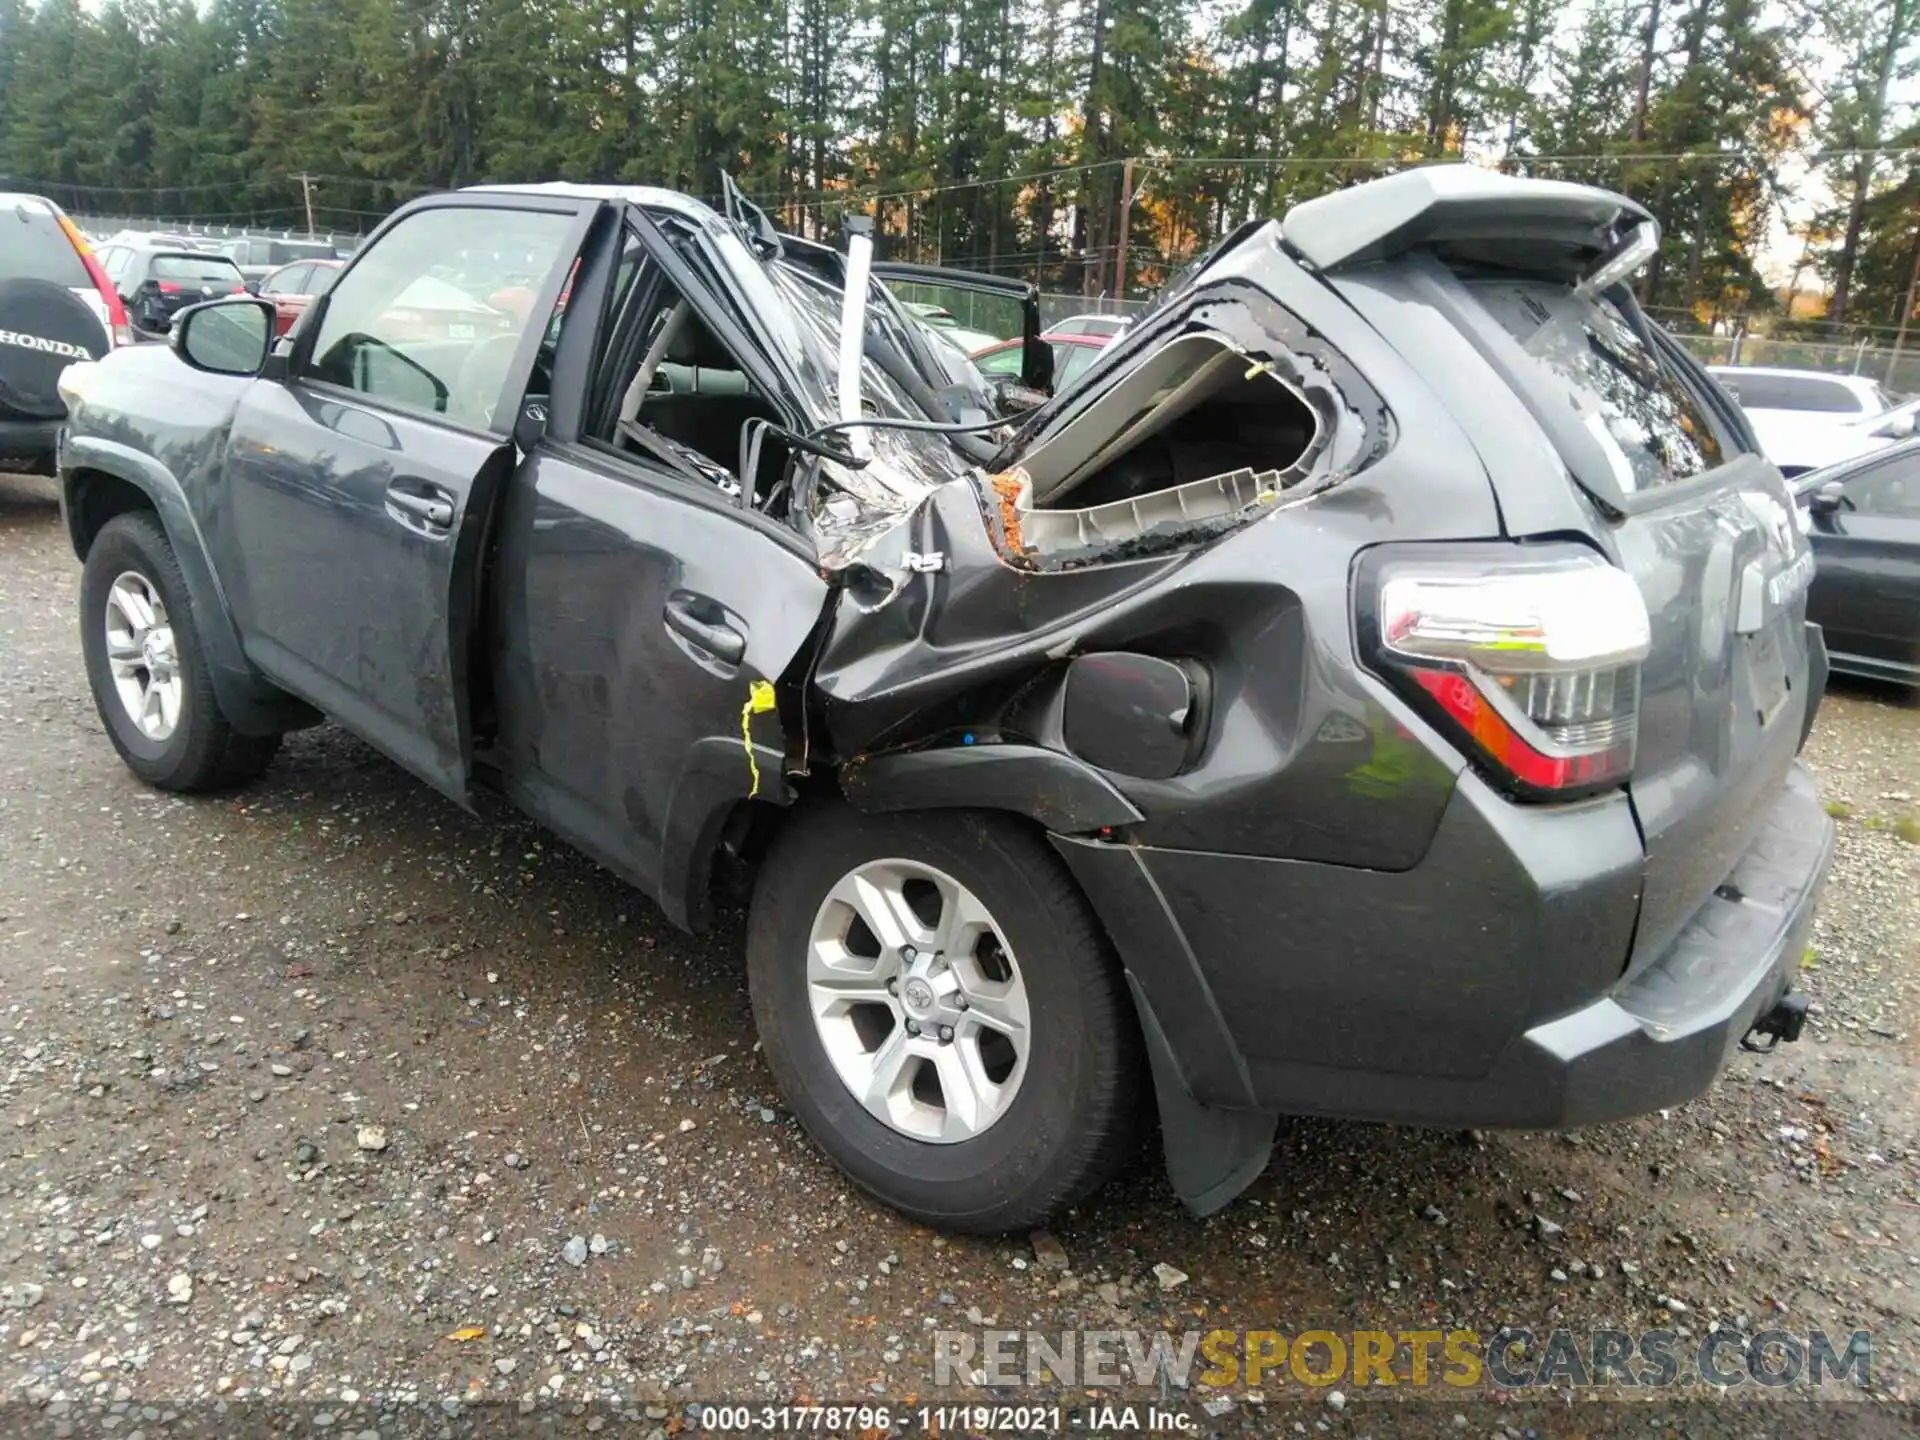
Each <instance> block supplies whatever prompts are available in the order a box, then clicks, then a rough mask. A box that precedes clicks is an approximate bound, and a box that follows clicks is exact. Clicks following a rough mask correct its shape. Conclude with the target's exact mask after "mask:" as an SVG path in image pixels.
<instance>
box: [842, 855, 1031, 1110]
mask: <svg viewBox="0 0 1920 1440" xmlns="http://www.w3.org/2000/svg"><path fill="white" fill-rule="evenodd" d="M807 995H808V1000H809V1003H810V1008H811V1009H812V1011H813V1023H814V1027H815V1029H816V1030H817V1032H818V1033H819V1037H820V1044H821V1048H822V1049H824V1050H825V1051H826V1053H827V1059H828V1061H829V1062H830V1063H831V1064H832V1065H833V1068H834V1072H835V1073H836V1074H838V1075H839V1077H840V1080H841V1083H842V1084H844V1085H845V1086H846V1087H847V1089H848V1090H849V1091H851V1092H852V1093H853V1095H854V1097H855V1098H856V1099H858V1100H859V1101H860V1103H861V1104H862V1105H864V1106H865V1107H866V1109H867V1113H868V1114H869V1115H871V1116H873V1117H874V1119H876V1120H878V1121H879V1122H880V1123H881V1124H883V1125H886V1126H887V1127H889V1128H890V1129H892V1130H894V1131H896V1132H898V1133H899V1134H902V1135H906V1136H909V1137H911V1138H912V1139H915V1140H927V1141H931V1142H932V1143H934V1144H937V1145H955V1144H959V1143H960V1142H962V1141H966V1140H971V1139H973V1138H974V1137H975V1136H977V1135H983V1134H985V1133H986V1132H987V1131H988V1130H990V1129H992V1128H993V1126H994V1125H995V1124H996V1123H998V1122H999V1121H1000V1119H1001V1118H1002V1117H1004V1116H1005V1115H1006V1113H1007V1110H1008V1109H1009V1108H1010V1107H1011V1106H1012V1104H1013V1102H1014V1099H1015V1097H1016V1096H1018V1095H1019V1093H1020V1085H1021V1082H1022V1081H1023V1080H1025V1079H1026V1075H1027V1056H1028V1053H1029V1051H1030V1050H1031V1048H1032V1042H1033V1029H1032V1024H1031V1016H1030V1013H1029V1010H1028V1005H1027V986H1026V981H1025V980H1023V979H1022V978H1021V975H1020V972H1019V969H1018V967H1017V966H1016V964H1015V962H1014V958H1013V952H1012V951H1011V950H1009V949H1008V948H1007V943H1006V940H1005V938H1004V937H1003V936H1002V935H1001V933H1000V927H999V925H998V924H997V923H996V922H995V920H994V918H993V916H992V915H991V914H989V913H988V911H987V907H986V906H985V905H983V904H981V903H980V901H979V899H978V897H976V896H975V895H974V893H973V892H972V891H971V890H969V889H967V887H966V886H964V885H962V884H961V883H960V882H959V881H957V880H955V879H954V878H953V877H952V876H951V875H947V874H945V873H943V872H942V871H939V870H936V869H934V868H933V867H932V866H930V865H923V864H920V863H919V862H917V861H913V860H899V859H886V860H873V861H869V862H868V863H867V864H865V865H859V866H856V867H854V869H853V870H851V871H849V872H848V873H847V875H846V876H845V878H843V879H842V880H841V882H840V883H839V884H838V885H836V886H835V887H834V888H833V889H832V890H831V891H830V892H829V893H828V895H827V898H826V900H825V901H824V902H823V903H822V904H821V906H820V910H819V913H818V914H817V915H815V917H814V921H813V936H812V940H811V942H810V943H809V945H808V947H807Z"/></svg>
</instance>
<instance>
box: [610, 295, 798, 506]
mask: <svg viewBox="0 0 1920 1440" xmlns="http://www.w3.org/2000/svg"><path fill="white" fill-rule="evenodd" d="M755 418H759V419H764V420H771V421H773V422H774V423H776V424H778V423H780V421H781V416H780V412H779V411H778V410H777V409H775V408H774V406H773V405H772V404H770V403H769V402H768V401H767V400H765V399H764V398H762V397H761V396H760V395H758V394H756V393H754V390H753V387H752V384H751V382H750V381H749V380H748V378H747V375H746V372H744V371H743V370H741V369H740V367H739V364H738V363H737V362H736V361H735V360H734V358H733V355H732V354H731V352H729V351H728V350H727V348H726V346H724V345H723V344H721V343H720V341H719V340H718V339H717V338H716V337H715V336H714V334H713V332H712V331H710V330H709V329H708V328H707V327H706V326H705V325H704V324H702V323H701V321H700V318H699V317H698V316H697V315H695V314H694V313H693V309H692V307H691V306H690V305H688V304H687V302H686V301H684V300H681V301H679V302H677V303H676V304H675V305H674V307H673V309H672V310H671V311H669V312H668V314H667V317H666V320H665V321H664V323H663V324H662V325H661V327H660V330H659V333H658V334H657V335H655V336H654V339H653V342H652V344H650V345H649V346H648V347H647V353H646V355H645V356H644V357H642V359H641V361H640V365H639V368H638V369H637V370H635V372H634V376H633V380H632V381H631V382H630V383H629V384H628V386H627V389H626V392H625V394H624V395H623V396H622V398H621V402H620V422H621V426H622V427H623V428H624V427H625V426H626V425H629V424H640V425H645V426H647V427H648V428H649V429H651V430H653V431H654V432H656V433H657V434H660V435H663V436H665V437H666V438H667V439H669V440H672V441H675V442H676V443H678V444H680V445H684V446H686V447H687V448H688V449H690V450H697V451H699V452H700V453H701V454H702V455H704V456H706V457H707V458H708V459H710V460H712V461H713V462H714V463H715V464H718V465H722V466H724V467H726V468H727V469H728V470H731V471H737V470H738V469H739V465H740V432H741V427H742V426H744V425H745V424H746V422H747V421H749V420H751V419H755ZM768 449H769V452H770V453H768V454H767V455H766V456H765V457H764V458H763V460H762V464H761V471H762V475H761V488H760V493H762V494H764V493H765V487H766V486H767V485H768V484H769V483H770V482H771V481H773V480H775V479H777V477H778V474H779V469H776V468H774V467H775V465H778V466H779V467H780V468H784V463H785V452H784V449H783V448H780V447H768ZM775 451H777V453H773V452H775ZM770 470H771V471H772V473H771V474H768V472H769V471H770Z"/></svg>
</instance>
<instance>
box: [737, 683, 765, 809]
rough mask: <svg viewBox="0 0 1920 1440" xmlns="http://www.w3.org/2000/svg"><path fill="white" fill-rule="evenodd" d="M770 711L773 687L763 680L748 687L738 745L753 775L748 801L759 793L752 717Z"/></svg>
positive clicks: (741, 717) (758, 770)
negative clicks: (743, 751) (741, 748)
mask: <svg viewBox="0 0 1920 1440" xmlns="http://www.w3.org/2000/svg"><path fill="white" fill-rule="evenodd" d="M771 709H773V686H771V685H770V684H768V683H767V682H766V681H765V680H755V681H754V682H753V683H752V684H750V685H748V686H747V703H746V704H744V705H742V706H741V707H740V744H741V746H742V747H743V748H744V749H745V750H746V752H747V769H748V771H750V772H751V773H752V775H753V788H752V789H750V790H748V791H747V798H748V799H749V800H751V799H753V797H754V796H756V795H758V794H759V793H760V762H759V760H758V759H756V758H755V757H754V753H753V717H754V716H756V715H759V714H762V713H764V712H765V711H768V710H771Z"/></svg>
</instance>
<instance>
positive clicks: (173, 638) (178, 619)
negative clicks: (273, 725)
mask: <svg viewBox="0 0 1920 1440" xmlns="http://www.w3.org/2000/svg"><path fill="white" fill-rule="evenodd" d="M196 621H197V617H196V616H195V615H194V611H193V603H192V599H191V597H190V595H189V593H188V590H187V581H186V576H185V575H184V574H182V573H181V570H180V559H179V557H178V556H177V555H175V554H174V550H173V542H172V541H170V540H169V539H168V538H167V532H166V530H165V528H164V527H162V525H161V524H160V520H159V517H158V516H156V515H155V514H153V512H152V511H149V510H131V511H127V512H126V513H124V514H120V515H116V516H114V517H113V518H112V519H111V520H109V521H108V522H107V523H106V524H105V525H103V526H102V527H101V529H100V533H99V534H98V535H96V536H94V538H93V543H92V544H91V545H89V546H88V547H87V561H86V569H85V571H84V572H83V573H82V575H81V579H80V648H81V651H82V653H83V654H84V655H85V657H86V662H87V682H88V684H89V686H90V687H91V688H92V690H93V703H94V707H95V708H96V709H97V710H99V712H100V721H101V724H103V725H104V726H106V730H107V736H108V738H109V739H111V740H112V741H113V746H114V749H116V750H118V751H119V752H120V758H121V759H122V760H124V761H126V762H127V768H128V769H130V770H132V771H133V773H134V774H136V775H138V776H139V777H140V778H141V779H142V780H145V781H146V782H147V783H148V784H150V785H157V786H159V787H160V788H161V789H162V790H217V789H220V788H222V787H223V786H227V785H237V784H239V783H240V782H241V781H243V780H247V779H250V778H251V777H253V776H254V775H257V774H258V773H259V772H260V771H261V770H263V769H264V768H265V767H266V764H267V762H268V761H269V760H271V759H272V758H273V752H274V750H275V749H276V748H278V746H279V744H280V737H279V736H278V735H242V734H239V733H238V732H236V731H235V730H234V728H233V726H232V725H230V724H229V723H228V722H227V717H226V715H225V714H224V713H222V711H221V709H220V700H219V697H218V696H217V695H215V694H214V689H213V676H212V672H211V671H210V670H209V668H208V665H207V658H206V655H205V653H204V652H203V650H202V648H201V638H200V629H199V625H198V624H197V623H196Z"/></svg>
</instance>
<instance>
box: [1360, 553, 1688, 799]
mask: <svg viewBox="0 0 1920 1440" xmlns="http://www.w3.org/2000/svg"><path fill="white" fill-rule="evenodd" d="M1363 585H1365V587H1366V588H1365V589H1364V590H1363V594H1362V600H1363V606H1362V620H1361V625H1360V631H1361V642H1362V645H1363V648H1365V649H1366V650H1367V651H1368V652H1369V653H1368V654H1367V659H1368V663H1369V664H1370V665H1371V666H1372V668H1373V669H1374V670H1375V671H1377V672H1378V673H1379V674H1380V675H1381V676H1382V677H1383V678H1385V679H1387V680H1388V681H1389V682H1390V683H1392V684H1394V685H1395V686H1396V687H1397V688H1398V689H1399V690H1400V691H1401V693H1402V694H1404V695H1405V696H1406V697H1407V699H1408V700H1409V701H1410V702H1411V703H1412V704H1413V705H1415V707H1416V708H1418V709H1419V710H1420V711H1421V712H1422V713H1423V714H1425V715H1426V716H1427V717H1428V718H1429V719H1430V720H1432V721H1434V722H1435V723H1436V724H1437V725H1438V726H1439V727H1440V729H1441V730H1442V731H1443V732H1445V733H1447V734H1449V735H1451V736H1452V737H1453V738H1454V739H1455V740H1457V741H1460V742H1463V744H1462V748H1463V749H1464V750H1465V751H1466V753H1467V754H1468V755H1469V756H1470V757H1471V758H1472V759H1473V760H1474V762H1475V763H1476V764H1477V765H1478V766H1479V767H1480V768H1481V769H1482V770H1484V771H1486V772H1488V773H1489V774H1490V775H1491V777H1492V778H1493V779H1494V780H1495V781H1496V782H1497V783H1499V784H1501V785H1502V786H1503V788H1505V789H1507V790H1509V791H1510V792H1513V793H1515V794H1517V795H1518V796H1520V797H1521V798H1524V799H1566V798H1571V797H1573V796H1575V795H1583V794H1590V793H1592V792H1593V791H1596V790H1601V789H1605V788H1607V787H1609V786H1613V785H1618V784H1620V783H1621V782H1622V781H1624V780H1625V779H1626V778H1627V776H1628V775H1629V774H1631V773H1632V770H1633V757H1634V744H1635V739H1636V735H1637V732H1638V728H1639V706H1640V662H1641V661H1642V660H1643V659H1645V658H1646V655H1647V650H1648V645H1649V641H1650V630H1649V626H1648V620H1647V607H1646V602H1645V601H1644V600H1643V599H1642V598H1641V595H1640V588H1639V586H1637V585H1636V584H1634V582H1633V578H1632V577H1631V576H1629V575H1628V574H1626V572H1624V571H1622V570H1618V569H1616V568H1614V567H1613V566H1612V565H1609V564H1607V563H1606V562H1605V561H1604V560H1602V559H1601V558H1600V557H1599V556H1597V555H1595V554H1593V553H1592V552H1591V551H1588V550H1585V549H1583V548H1581V547H1578V546H1571V545H1568V546H1559V545H1555V546H1543V547H1528V548H1526V549H1521V548H1519V547H1516V546H1512V545H1498V546H1486V547H1448V548H1447V549H1446V550H1445V551H1438V550H1436V551H1433V552H1431V553H1426V552H1423V551H1420V550H1410V549H1389V550H1384V551H1380V552H1374V554H1373V556H1372V557H1370V563H1369V564H1368V565H1367V566H1366V567H1364V569H1363ZM1368 602H1370V607H1369V604H1368Z"/></svg>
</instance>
